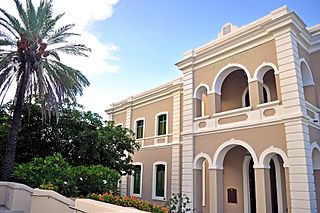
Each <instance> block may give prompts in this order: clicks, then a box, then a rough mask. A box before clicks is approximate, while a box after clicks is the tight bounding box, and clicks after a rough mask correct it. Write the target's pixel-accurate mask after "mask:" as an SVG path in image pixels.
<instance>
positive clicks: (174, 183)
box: [171, 89, 181, 194]
mask: <svg viewBox="0 0 320 213" xmlns="http://www.w3.org/2000/svg"><path fill="white" fill-rule="evenodd" d="M180 97H181V91H180V89H179V90H178V91H177V92H175V93H174V94H173V119H172V129H173V130H172V134H173V136H172V138H173V141H172V143H173V145H172V171H171V194H172V193H178V192H180V163H181V160H180V133H181V128H180V115H181V114H180V113H181V110H180V108H181V107H180V104H181V98H180Z"/></svg>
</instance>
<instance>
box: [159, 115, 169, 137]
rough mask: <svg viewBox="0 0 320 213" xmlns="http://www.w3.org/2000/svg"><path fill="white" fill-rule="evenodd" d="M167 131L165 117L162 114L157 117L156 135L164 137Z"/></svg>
mask: <svg viewBox="0 0 320 213" xmlns="http://www.w3.org/2000/svg"><path fill="white" fill-rule="evenodd" d="M166 131H167V115H166V114H163V115H160V116H159V117H158V135H165V134H167V133H166Z"/></svg>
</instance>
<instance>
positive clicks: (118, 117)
mask: <svg viewBox="0 0 320 213" xmlns="http://www.w3.org/2000/svg"><path fill="white" fill-rule="evenodd" d="M126 115H127V112H126V111H124V112H120V113H118V114H115V115H114V116H113V121H114V123H115V124H118V123H122V124H123V126H124V127H125V125H126Z"/></svg>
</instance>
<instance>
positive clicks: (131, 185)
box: [130, 162, 143, 198]
mask: <svg viewBox="0 0 320 213" xmlns="http://www.w3.org/2000/svg"><path fill="white" fill-rule="evenodd" d="M132 165H134V166H141V172H140V175H141V177H140V194H134V193H133V184H134V176H133V175H131V183H130V195H131V196H135V197H140V198H141V197H142V179H143V163H141V162H134V163H132ZM133 172H134V171H133Z"/></svg>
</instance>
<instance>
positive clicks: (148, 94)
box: [105, 78, 182, 114]
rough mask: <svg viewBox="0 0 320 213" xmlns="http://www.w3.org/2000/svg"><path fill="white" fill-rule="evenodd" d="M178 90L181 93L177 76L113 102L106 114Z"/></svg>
mask: <svg viewBox="0 0 320 213" xmlns="http://www.w3.org/2000/svg"><path fill="white" fill-rule="evenodd" d="M177 91H180V92H181V93H182V79H181V78H178V79H175V80H174V81H171V82H168V83H165V84H163V85H160V86H158V87H155V88H153V89H150V90H147V91H145V92H142V93H139V94H137V95H134V96H130V97H128V98H127V99H124V100H122V101H119V102H116V103H113V104H111V105H110V108H109V109H107V110H105V112H106V113H107V114H116V113H119V112H121V111H125V110H126V109H127V108H128V107H131V108H134V107H137V106H139V105H143V104H145V103H146V102H149V103H150V102H154V101H155V100H159V99H161V100H162V99H163V98H164V97H166V98H169V97H170V96H172V95H173V93H174V92H177Z"/></svg>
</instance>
